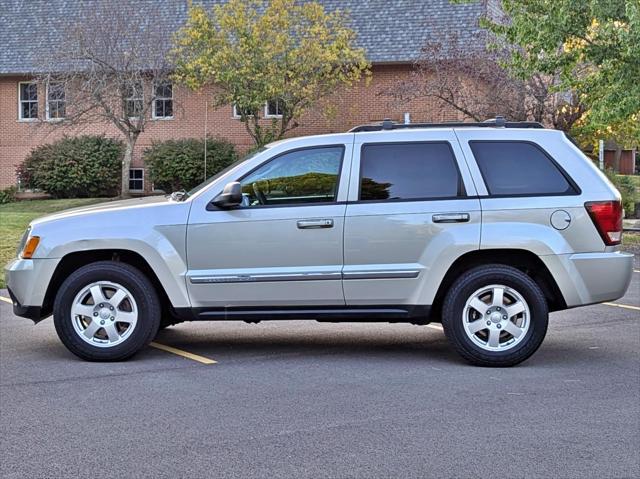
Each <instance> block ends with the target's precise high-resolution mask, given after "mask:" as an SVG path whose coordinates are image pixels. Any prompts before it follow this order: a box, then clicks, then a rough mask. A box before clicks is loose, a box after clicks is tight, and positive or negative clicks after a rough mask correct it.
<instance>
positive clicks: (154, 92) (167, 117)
mask: <svg viewBox="0 0 640 479" xmlns="http://www.w3.org/2000/svg"><path fill="white" fill-rule="evenodd" d="M167 83H169V84H170V85H171V98H169V97H158V96H156V85H155V83H154V84H153V105H152V106H151V119H152V120H173V115H171V116H156V100H171V103H172V105H171V106H172V108H171V110H172V111H173V102H174V99H173V82H167Z"/></svg>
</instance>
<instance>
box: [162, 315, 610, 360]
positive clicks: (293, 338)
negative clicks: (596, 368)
mask: <svg viewBox="0 0 640 479" xmlns="http://www.w3.org/2000/svg"><path fill="white" fill-rule="evenodd" d="M156 341H158V342H161V343H163V344H169V345H171V346H173V347H177V348H181V349H185V350H187V351H189V352H192V353H196V354H201V355H204V356H206V357H211V358H215V359H216V360H218V361H219V362H220V363H221V364H225V363H229V362H235V361H247V360H263V359H278V357H283V358H284V357H289V356H297V357H299V358H301V359H302V358H306V357H308V358H315V357H317V356H322V355H331V356H343V357H344V358H345V359H347V358H348V359H353V358H356V357H361V358H363V359H372V358H375V359H378V360H389V361H395V360H402V361H404V360H407V359H410V360H416V361H425V360H426V361H428V362H429V363H430V364H431V365H434V366H435V365H437V364H450V365H466V364H467V363H466V362H465V361H464V360H462V359H461V358H460V357H459V356H458V355H457V354H456V353H455V351H454V349H453V347H452V346H451V345H450V344H449V343H448V341H447V340H446V338H445V336H444V334H443V333H438V332H437V331H430V332H425V331H420V330H418V329H416V330H415V332H414V333H413V334H409V333H405V334H398V333H397V332H395V331H391V330H389V331H387V332H386V333H383V332H380V331H379V330H378V331H375V332H371V331H366V330H363V331H359V332H349V333H344V331H342V332H341V331H336V332H327V331H326V330H325V331H324V332H319V331H315V332H313V333H310V334H305V333H296V332H290V331H282V330H280V331H277V330H271V331H268V332H265V331H258V330H257V329H256V330H255V331H251V330H249V329H244V330H242V329H237V330H233V331H231V330H226V331H220V332H216V331H215V330H214V329H209V330H208V331H207V333H204V332H202V331H201V330H195V329H193V330H190V325H178V326H176V327H173V328H169V329H167V330H164V331H161V332H160V333H159V334H158V336H157V338H156ZM590 346H591V343H589V342H587V343H584V344H582V343H572V344H567V343H565V342H563V341H561V340H556V341H553V340H547V341H546V342H545V343H543V345H542V347H541V349H540V351H538V353H537V354H536V355H535V356H534V357H532V358H531V359H529V360H528V361H526V362H525V363H524V364H523V366H524V365H534V364H535V365H536V366H538V367H545V366H551V365H553V366H556V365H558V364H559V363H560V364H564V365H567V366H573V365H575V364H581V363H584V361H585V360H589V359H590V360H593V359H594V358H597V359H598V360H607V359H608V358H607V356H611V358H612V359H613V358H615V352H614V351H611V352H608V351H606V350H604V349H600V348H598V349H595V350H594V349H589V347H590Z"/></svg>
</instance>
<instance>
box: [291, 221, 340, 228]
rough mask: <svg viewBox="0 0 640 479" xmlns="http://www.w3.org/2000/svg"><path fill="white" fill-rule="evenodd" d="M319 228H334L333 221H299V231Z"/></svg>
mask: <svg viewBox="0 0 640 479" xmlns="http://www.w3.org/2000/svg"><path fill="white" fill-rule="evenodd" d="M318 228H333V220H332V219H319V220H299V221H298V229H301V230H308V229H318Z"/></svg>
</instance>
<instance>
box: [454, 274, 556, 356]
mask: <svg viewBox="0 0 640 479" xmlns="http://www.w3.org/2000/svg"><path fill="white" fill-rule="evenodd" d="M548 318H549V312H548V308H547V302H546V299H545V297H544V294H543V293H542V291H541V290H540V287H539V286H538V285H537V283H536V282H535V281H533V279H531V278H530V277H529V276H527V275H526V274H524V273H523V272H521V271H520V270H518V269H516V268H513V267H510V266H504V265H486V266H480V267H477V268H474V269H472V270H470V271H468V272H465V274H464V275H462V276H461V277H460V278H458V279H457V280H456V281H455V283H454V284H453V286H452V287H451V289H450V290H449V292H448V294H447V296H446V298H445V301H444V305H443V310H442V326H443V328H444V331H445V334H446V336H447V338H448V339H449V341H450V342H451V343H452V344H453V346H454V347H455V349H456V350H457V351H458V353H460V355H461V356H462V357H463V358H465V359H466V360H467V361H469V362H470V363H472V364H476V365H479V366H513V365H516V364H518V363H520V362H522V361H524V360H525V359H527V358H528V357H529V356H531V355H532V354H533V353H534V352H535V351H536V350H537V349H538V348H539V347H540V344H541V343H542V341H543V339H544V337H545V334H546V332H547V324H548Z"/></svg>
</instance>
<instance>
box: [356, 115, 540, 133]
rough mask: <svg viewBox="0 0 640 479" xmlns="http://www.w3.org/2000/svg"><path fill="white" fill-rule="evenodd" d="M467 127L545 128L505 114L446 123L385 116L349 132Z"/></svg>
mask: <svg viewBox="0 0 640 479" xmlns="http://www.w3.org/2000/svg"><path fill="white" fill-rule="evenodd" d="M465 127H474V128H477V127H484V128H544V126H543V125H542V124H541V123H538V122H537V121H507V120H506V119H505V118H504V117H503V116H497V117H495V118H491V119H489V120H485V121H482V122H444V123H396V122H395V121H392V120H390V119H389V118H385V119H384V120H382V123H378V124H370V125H360V126H356V127H355V128H351V129H350V130H349V133H360V132H366V131H383V130H405V129H410V128H465Z"/></svg>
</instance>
